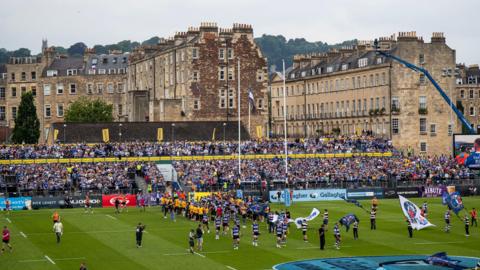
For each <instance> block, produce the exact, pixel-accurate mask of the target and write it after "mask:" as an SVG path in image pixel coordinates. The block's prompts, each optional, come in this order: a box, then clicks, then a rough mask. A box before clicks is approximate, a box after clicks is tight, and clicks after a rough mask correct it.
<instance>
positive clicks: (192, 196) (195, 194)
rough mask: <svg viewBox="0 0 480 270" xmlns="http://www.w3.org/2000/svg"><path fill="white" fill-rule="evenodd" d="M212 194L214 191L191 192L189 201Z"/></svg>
mask: <svg viewBox="0 0 480 270" xmlns="http://www.w3.org/2000/svg"><path fill="white" fill-rule="evenodd" d="M210 195H212V192H189V193H188V200H189V201H196V202H198V201H200V200H201V199H202V198H204V197H209V196H210Z"/></svg>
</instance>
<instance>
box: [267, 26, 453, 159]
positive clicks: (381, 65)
mask: <svg viewBox="0 0 480 270" xmlns="http://www.w3.org/2000/svg"><path fill="white" fill-rule="evenodd" d="M379 45H380V49H381V50H384V51H386V52H389V53H391V54H394V55H396V56H398V57H400V58H402V59H404V60H406V61H408V62H410V63H413V64H415V65H418V66H421V67H423V68H425V69H427V70H429V72H430V74H431V75H432V76H433V78H435V80H436V81H437V82H438V83H439V84H440V86H441V87H442V88H443V89H444V90H445V91H446V92H447V94H448V95H449V96H452V97H453V90H454V87H455V78H454V77H452V76H446V74H444V73H445V70H452V69H454V67H455V51H454V50H453V49H451V48H450V47H448V46H447V45H446V43H445V37H444V36H443V33H433V35H432V37H431V42H430V43H426V42H424V41H423V39H422V38H421V37H419V36H417V35H416V33H415V32H400V33H399V35H398V37H395V35H393V36H391V37H383V38H380V39H379ZM285 90H286V108H284V105H283V104H284V103H283V76H282V74H280V73H277V74H276V75H275V76H273V78H272V82H271V91H272V92H271V95H272V104H271V105H272V122H273V123H272V131H273V133H274V134H276V135H280V134H283V129H284V126H283V123H284V122H283V121H284V116H283V115H284V112H286V114H287V134H288V136H290V137H311V136H316V135H319V134H331V133H340V134H360V133H362V132H368V133H372V134H374V135H376V136H383V137H386V138H391V140H392V142H393V144H394V145H395V146H396V147H398V148H400V149H404V150H407V149H409V150H410V151H412V150H413V151H415V153H428V154H447V153H451V144H452V143H451V140H452V138H451V135H452V133H453V132H455V131H457V130H459V128H460V127H459V123H458V121H457V120H456V118H455V117H454V116H453V117H452V114H451V110H450V108H449V106H448V104H447V103H446V102H445V101H444V100H443V99H442V97H441V96H440V94H439V93H438V92H437V90H436V89H435V88H434V87H433V85H432V84H431V83H430V82H429V81H428V80H427V78H426V77H425V76H424V75H423V74H420V73H417V72H414V71H412V70H410V69H408V68H406V67H404V66H403V65H401V64H399V63H398V62H393V61H392V60H391V59H389V58H385V57H383V56H381V55H378V54H376V53H375V51H374V49H373V42H372V41H361V42H358V44H357V45H355V46H352V47H344V48H341V49H338V50H332V51H330V52H328V53H325V54H313V55H298V56H295V57H294V64H293V67H292V68H291V69H289V70H288V72H287V75H286V87H285ZM284 110H286V111H284Z"/></svg>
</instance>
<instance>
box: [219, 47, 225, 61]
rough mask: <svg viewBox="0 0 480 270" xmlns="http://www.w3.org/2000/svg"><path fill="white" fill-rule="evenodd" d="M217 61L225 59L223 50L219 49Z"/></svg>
mask: <svg viewBox="0 0 480 270" xmlns="http://www.w3.org/2000/svg"><path fill="white" fill-rule="evenodd" d="M218 59H221V60H223V59H225V49H224V48H220V49H218Z"/></svg>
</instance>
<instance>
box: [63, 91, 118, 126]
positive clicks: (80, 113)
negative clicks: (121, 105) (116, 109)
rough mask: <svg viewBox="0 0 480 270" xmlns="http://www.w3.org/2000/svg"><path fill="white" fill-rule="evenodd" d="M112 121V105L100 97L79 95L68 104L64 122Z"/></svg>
mask: <svg viewBox="0 0 480 270" xmlns="http://www.w3.org/2000/svg"><path fill="white" fill-rule="evenodd" d="M112 121H113V105H112V104H107V103H106V102H105V101H103V100H101V99H89V98H87V97H81V98H79V99H77V100H76V101H75V102H73V103H72V104H70V106H69V107H68V109H67V111H66V112H65V122H77V123H97V122H112Z"/></svg>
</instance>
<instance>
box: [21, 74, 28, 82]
mask: <svg viewBox="0 0 480 270" xmlns="http://www.w3.org/2000/svg"><path fill="white" fill-rule="evenodd" d="M20 80H22V81H26V80H27V73H25V72H22V73H21V77H20Z"/></svg>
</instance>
